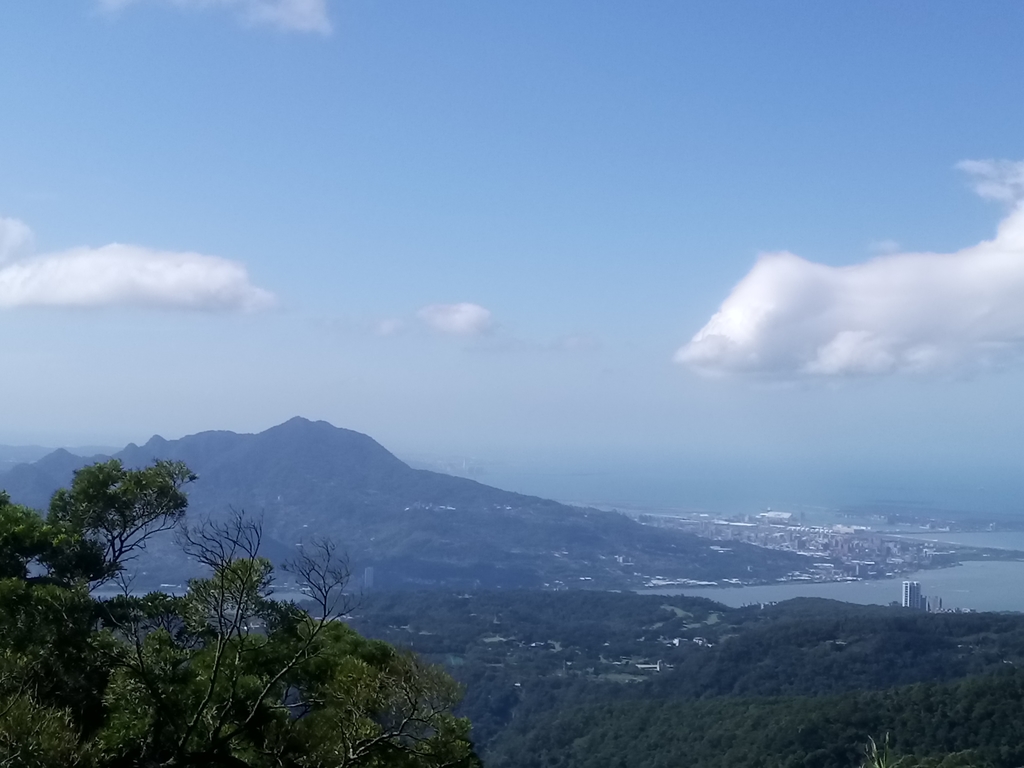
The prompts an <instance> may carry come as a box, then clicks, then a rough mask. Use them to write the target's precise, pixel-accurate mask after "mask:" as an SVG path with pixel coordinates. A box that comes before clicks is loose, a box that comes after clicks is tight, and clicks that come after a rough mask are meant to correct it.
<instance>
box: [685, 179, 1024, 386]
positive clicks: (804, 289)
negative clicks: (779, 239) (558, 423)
mask: <svg viewBox="0 0 1024 768" xmlns="http://www.w3.org/2000/svg"><path fill="white" fill-rule="evenodd" d="M984 162H985V163H988V162H989V161H984ZM1018 166H1019V164H1017V165H1014V164H1009V165H1007V164H1001V165H999V166H998V167H999V168H1000V169H1002V170H1000V171H999V172H998V173H996V172H995V171H993V174H991V175H989V176H986V177H985V179H986V180H985V181H984V182H983V183H984V185H985V186H982V187H979V190H978V191H979V193H980V194H983V195H985V196H987V197H992V198H995V199H999V200H1005V199H1009V198H1007V197H1006V194H1008V193H1009V192H1010V191H1012V190H1015V189H1016V187H1014V184H1017V183H1018V181H1015V180H1014V179H1015V178H1016V177H1015V176H1014V173H1017V172H1018V171H1019V167H1018ZM961 167H964V164H961ZM979 167H980V166H979ZM985 167H986V168H987V167H988V166H985ZM972 168H974V169H975V170H972V171H971V172H972V173H973V174H974V175H975V178H976V179H978V178H980V175H979V174H980V173H981V172H980V171H977V167H975V166H972ZM1015 168H1016V169H1017V170H1014V169H1015ZM981 175H984V174H981ZM977 183H979V184H981V183H982V182H977ZM1021 192H1024V189H1022V190H1021ZM1015 194H1017V198H1016V199H1019V198H1020V196H1021V193H1020V192H1018V193H1015ZM1022 353H1024V203H1020V202H1018V203H1017V204H1016V206H1015V207H1014V208H1013V210H1012V211H1011V212H1010V214H1009V215H1008V216H1007V218H1006V219H1004V220H1003V222H1002V223H1001V224H1000V226H999V228H998V231H997V234H996V236H995V238H993V239H992V240H987V241H984V242H982V243H979V244H978V245H975V246H972V247H969V248H965V249H963V250H961V251H958V252H956V253H945V254H944V253H897V254H891V255H885V256H879V257H876V258H874V259H872V260H870V261H867V262H865V263H862V264H856V265H853V266H845V267H832V266H827V265H824V264H817V263H814V262H811V261H807V260H805V259H802V258H800V257H799V256H795V255H793V254H792V253H771V254H766V255H762V256H761V257H760V258H759V259H758V261H757V263H756V265H755V266H754V268H753V269H752V270H751V271H750V272H749V273H748V274H747V276H746V277H744V278H743V280H741V281H740V282H739V284H738V285H736V287H735V288H734V289H733V290H732V293H731V294H730V295H729V296H728V297H727V298H726V300H725V301H724V302H723V303H722V305H721V307H720V308H719V310H718V311H717V312H716V313H715V314H714V315H713V316H712V317H711V319H710V320H709V321H708V322H707V324H706V325H705V326H704V327H703V328H701V329H700V330H699V331H698V332H697V334H696V335H695V336H694V337H693V338H692V339H691V340H690V342H689V343H687V344H686V345H684V346H683V347H681V348H680V349H679V350H678V351H677V352H676V355H675V360H676V361H677V362H679V363H682V364H684V365H687V366H689V367H691V368H694V369H696V370H698V371H702V372H706V373H711V374H722V373H760V374H769V375H772V374H774V375H782V376H792V375H807V376H839V375H872V374H890V373H898V372H915V371H922V372H923V371H934V370H942V369H953V368H990V367H998V366H1002V365H1005V364H1007V363H1009V362H1011V361H1012V360H1013V359H1015V358H1018V357H1021V356H1022Z"/></svg>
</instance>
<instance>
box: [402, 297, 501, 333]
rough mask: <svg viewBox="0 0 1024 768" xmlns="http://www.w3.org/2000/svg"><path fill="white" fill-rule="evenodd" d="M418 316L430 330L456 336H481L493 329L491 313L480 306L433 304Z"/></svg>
mask: <svg viewBox="0 0 1024 768" xmlns="http://www.w3.org/2000/svg"><path fill="white" fill-rule="evenodd" d="M416 316H417V317H418V318H419V319H420V320H421V321H422V322H424V323H425V324H426V325H427V326H428V327H429V328H431V329H433V330H435V331H438V332H439V333H448V334H452V335H455V336H479V335H481V334H484V333H487V332H488V331H490V330H491V329H492V328H493V323H492V320H491V313H490V311H488V310H486V309H484V308H483V307H481V306H480V305H479V304H470V303H467V302H463V303H461V304H431V305H429V306H426V307H423V309H421V310H420V311H419V312H417V313H416Z"/></svg>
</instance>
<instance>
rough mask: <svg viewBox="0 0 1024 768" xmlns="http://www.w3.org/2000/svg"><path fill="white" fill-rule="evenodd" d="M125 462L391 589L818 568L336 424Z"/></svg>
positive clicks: (126, 455) (176, 575)
mask: <svg viewBox="0 0 1024 768" xmlns="http://www.w3.org/2000/svg"><path fill="white" fill-rule="evenodd" d="M116 458H118V459H121V460H122V461H123V462H124V463H125V464H126V465H128V466H131V467H139V466H144V465H146V464H148V463H150V462H152V461H153V460H154V459H173V460H180V461H184V462H185V463H186V464H187V465H188V466H189V467H190V468H191V469H192V470H193V471H194V472H196V473H197V474H198V476H199V479H198V480H197V481H196V482H195V483H194V484H193V485H191V486H190V487H189V497H190V515H191V516H193V517H196V516H199V517H201V516H204V515H213V516H220V515H224V514H226V513H227V512H228V510H230V509H232V508H234V509H244V510H245V511H246V512H248V513H250V514H254V515H257V516H260V517H261V518H262V520H263V525H264V529H265V534H266V547H265V549H266V552H267V553H268V554H269V555H270V556H271V557H273V558H275V559H277V560H283V559H286V558H287V557H288V556H289V554H290V553H293V552H294V551H295V547H296V545H297V544H301V543H302V542H303V541H304V540H307V539H308V538H309V537H310V536H311V535H313V534H314V533H315V534H317V535H326V536H330V537H331V538H332V539H334V540H335V541H337V542H338V543H340V544H341V545H342V546H343V547H344V548H345V549H346V550H347V551H348V552H349V555H350V558H351V561H352V564H353V566H354V567H355V568H356V569H357V571H358V572H359V573H362V572H363V571H362V569H363V568H364V567H366V566H371V565H372V566H374V582H375V584H376V586H378V587H387V586H408V585H421V586H431V585H447V586H451V587H457V586H465V587H477V586H481V585H483V586H504V587H510V586H530V587H543V586H548V587H555V586H562V585H567V586H604V587H615V588H622V587H630V586H639V585H640V584H642V583H643V582H644V580H645V579H647V578H650V577H652V576H665V577H670V578H691V579H706V580H717V579H721V578H730V577H731V578H745V579H772V578H776V577H779V576H782V575H784V574H786V573H788V572H791V571H793V570H797V569H800V568H803V567H806V564H807V561H806V559H805V558H802V557H799V556H797V555H793V554H790V553H783V552H773V551H768V550H764V549H760V548H757V547H752V546H747V545H742V544H737V545H735V546H733V547H731V548H730V549H729V550H712V549H711V548H710V546H709V544H710V543H711V542H708V541H706V540H703V539H700V538H698V537H695V536H692V535H689V534H685V533H678V532H670V531H666V530H663V529H652V528H649V527H647V526H644V525H641V524H639V523H637V522H635V521H633V520H631V519H629V518H627V517H625V516H623V515H620V514H617V513H614V512H605V511H599V510H595V509H581V508H576V507H570V506H566V505H563V504H559V503H557V502H554V501H548V500H545V499H540V498H537V497H533V496H525V495H522V494H518V493H511V492H508V491H502V490H499V489H497V488H492V487H490V486H486V485H483V484H481V483H478V482H475V481H473V480H468V479H465V478H460V477H453V476H450V475H444V474H439V473H436V472H430V471H426V470H417V469H412V468H411V467H409V466H408V465H407V464H405V463H404V462H402V461H401V460H399V459H398V458H397V457H395V456H394V455H393V454H391V453H390V452H389V451H387V450H386V449H385V448H384V447H383V446H381V445H380V444H379V443H377V442H376V441H374V440H373V439H372V438H370V437H368V436H366V435H363V434H360V433H358V432H353V431H351V430H346V429H339V428H336V427H333V426H331V425H330V424H327V423H326V422H311V421H307V420H305V419H299V418H296V419H292V420H290V421H288V422H286V423H284V424H281V425H279V426H277V427H273V428H272V429H269V430H267V431H265V432H261V433H259V434H251V435H250V434H235V433H233V432H203V433H199V434H196V435H191V436H188V437H184V438H182V439H180V440H164V439H162V438H160V437H154V438H153V439H151V440H150V441H149V442H147V443H146V444H145V445H143V446H136V445H129V446H128V447H127V448H125V449H124V450H123V451H121V452H120V453H118V454H116ZM93 460H95V459H83V458H81V457H76V456H73V455H72V454H69V453H67V452H66V451H58V452H56V453H54V454H51V455H49V456H47V457H45V458H43V459H42V460H40V461H39V462H37V463H35V464H29V465H21V466H18V467H15V468H14V469H12V470H11V471H10V472H8V473H6V474H3V475H0V488H6V490H7V491H8V492H9V493H10V495H11V497H12V499H14V500H15V501H17V502H19V503H23V504H27V505H30V506H33V507H36V508H42V507H44V506H45V504H46V502H47V499H48V497H49V495H50V494H51V493H52V492H53V491H54V490H56V489H57V488H58V487H60V486H62V485H65V484H67V483H68V482H69V481H70V479H71V475H72V473H73V471H74V470H75V469H77V468H79V467H81V466H84V465H85V464H87V463H89V462H90V461H93ZM143 562H144V564H145V569H146V570H147V573H146V574H145V576H146V577H147V579H148V581H150V582H154V581H174V582H178V581H180V580H181V578H182V574H183V568H184V567H185V564H184V563H183V561H182V560H181V559H180V558H177V557H176V554H175V551H174V550H173V548H172V547H169V546H167V545H166V543H165V544H164V545H163V546H159V545H158V546H155V547H153V548H151V551H150V552H149V553H148V559H147V560H145V561H143Z"/></svg>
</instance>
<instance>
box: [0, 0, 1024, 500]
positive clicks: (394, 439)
mask: <svg viewBox="0 0 1024 768" xmlns="http://www.w3.org/2000/svg"><path fill="white" fill-rule="evenodd" d="M961 8H962V6H961V5H960V4H956V3H943V2H939V3H930V4H928V5H927V6H923V5H893V4H891V3H881V2H866V3H858V4H857V5H855V6H853V5H845V6H839V5H837V4H817V3H789V4H784V5H777V4H776V5H771V6H768V5H754V4H744V5H732V4H728V5H726V4H706V5H704V6H697V5H689V4H687V5H684V4H676V3H661V4H647V5H642V6H636V5H628V4H611V3H597V4H585V5H584V4H554V5H552V4H546V3H531V2H522V3H515V4H507V5H504V6H500V5H497V4H475V3H469V2H461V3H460V2H450V3H429V4H428V3H424V4H416V5H408V6H404V7H403V8H402V9H401V12H398V11H397V10H396V8H395V7H394V6H389V5H386V4H359V3H343V2H327V0H233V1H232V0H218V1H215V2H200V1H199V0H178V1H174V2H172V1H170V0H169V1H168V2H160V1H158V0H134V1H133V0H97V1H95V2H93V1H91V0H82V2H79V3H75V4H73V5H66V6H65V5H62V6H60V7H58V6H57V5H50V6H38V4H18V5H14V6H12V7H10V8H7V9H5V11H4V13H3V21H2V23H0V93H2V95H3V99H2V102H0V103H2V104H3V113H4V114H5V115H7V116H8V117H12V116H13V117H15V118H16V119H4V120H0V349H2V350H3V362H4V369H5V375H4V376H3V377H2V379H0V399H2V402H3V403H4V407H3V410H2V417H0V443H3V444H12V445H23V444H36V445H45V446H58V445H69V446H76V445H83V444H89V445H100V446H112V447H114V446H117V447H119V446H123V445H124V444H125V443H128V442H136V443H142V442H144V441H145V440H147V439H148V438H149V437H150V436H151V435H153V434H161V435H163V436H164V437H167V438H176V437H181V436H183V435H186V434H190V433H194V432H198V431H203V430H210V429H230V430H234V431H239V432H255V431H260V430H263V429H265V428H267V427H269V426H271V425H273V424H277V423H279V422H283V421H285V420H286V419H288V418H289V417H292V416H295V415H297V414H298V415H302V416H306V417H309V418H311V419H324V420H327V421H330V422H331V423H333V424H336V425H338V426H343V427H347V428H350V429H354V430H358V431H360V432H365V433H367V434H369V435H372V436H373V437H374V438H375V439H377V440H378V441H380V442H381V443H382V444H384V445H385V446H387V447H388V448H389V449H390V450H392V451H394V452H395V453H396V454H398V455H399V456H400V457H403V458H409V459H413V460H416V461H419V462H421V463H424V464H425V465H429V464H431V463H432V462H434V463H436V462H439V461H441V462H454V463H456V464H457V463H458V462H460V461H462V462H463V463H464V465H466V466H468V465H472V466H475V467H478V468H479V469H480V471H481V472H482V474H480V479H482V480H484V481H485V482H488V483H490V484H493V485H499V486H502V487H506V488H509V489H512V490H521V491H527V492H532V493H539V494H543V495H547V496H552V497H554V498H558V499H561V500H569V501H586V502H594V503H598V502H607V503H636V504H645V503H651V504H664V505H677V506H698V507H707V508H712V509H719V508H721V509H729V510H734V509H741V508H746V507H750V508H753V507H764V506H766V505H771V504H775V505H779V504H783V505H784V504H806V505H813V504H823V505H841V504H855V503H866V502H873V501H896V502H900V503H920V504H933V505H939V506H944V507H950V508H956V509H962V510H966V511H978V512H991V511H998V512H1001V513H1005V512H1015V511H1020V502H1019V498H1020V496H1019V493H1020V491H1021V490H1022V482H1021V479H1020V478H1021V477H1022V474H1024V473H1022V471H1021V470H1022V469H1024V467H1022V459H1021V457H1022V455H1024V411H1022V410H1021V409H1020V408H1019V407H1018V405H1017V404H1018V402H1019V392H1020V391H1022V389H1024V370H1022V366H1021V343H1022V342H1021V340H1022V339H1024V208H1022V207H1021V200H1022V198H1024V162H1022V160H1024V146H1022V141H1021V136H1022V135H1024V134H1022V131H1021V125H1022V120H1024V102H1022V101H1021V99H1020V98H1018V94H1019V73H1020V72H1022V71H1024V52H1022V50H1021V46H1020V45H1019V44H1018V41H1019V38H1018V30H1019V24H1020V21H1021V20H1022V19H1021V16H1022V15H1024V10H1022V8H1021V6H1020V5H1019V4H1013V3H988V4H985V5H983V6H980V7H978V8H975V9H973V10H972V13H971V14H970V15H967V14H964V13H961V12H960V9H961ZM1008 20H1009V21H1008Z"/></svg>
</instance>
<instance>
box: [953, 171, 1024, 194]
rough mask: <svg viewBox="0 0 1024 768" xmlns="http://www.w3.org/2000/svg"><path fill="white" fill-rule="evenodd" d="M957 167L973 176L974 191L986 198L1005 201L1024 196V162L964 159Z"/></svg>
mask: <svg viewBox="0 0 1024 768" xmlns="http://www.w3.org/2000/svg"><path fill="white" fill-rule="evenodd" d="M956 167H957V168H959V169H960V170H961V171H964V172H965V173H967V174H968V175H969V176H971V178H972V179H973V182H974V183H973V186H974V191H975V192H977V193H978V194H979V195H981V196H982V197H984V198H987V199H989V200H999V201H1001V202H1004V203H1015V202H1017V201H1018V200H1020V199H1021V198H1024V162H1017V161H1013V160H963V161H961V162H959V163H957V164H956Z"/></svg>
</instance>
